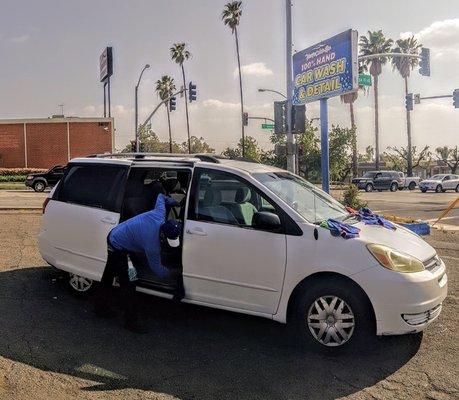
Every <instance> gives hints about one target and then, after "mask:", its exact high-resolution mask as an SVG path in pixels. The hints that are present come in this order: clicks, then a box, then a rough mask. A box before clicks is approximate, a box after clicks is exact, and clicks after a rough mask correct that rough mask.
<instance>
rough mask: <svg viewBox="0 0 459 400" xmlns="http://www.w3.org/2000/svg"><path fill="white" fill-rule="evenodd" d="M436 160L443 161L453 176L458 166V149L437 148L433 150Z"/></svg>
mask: <svg viewBox="0 0 459 400" xmlns="http://www.w3.org/2000/svg"><path fill="white" fill-rule="evenodd" d="M435 152H436V153H437V154H436V157H437V159H439V160H441V161H443V162H444V163H445V164H446V165H448V167H450V168H451V173H452V174H455V173H456V170H457V167H458V166H459V152H458V147H457V146H456V147H451V148H450V147H448V146H443V147H437V148H436V149H435Z"/></svg>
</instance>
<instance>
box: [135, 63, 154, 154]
mask: <svg viewBox="0 0 459 400" xmlns="http://www.w3.org/2000/svg"><path fill="white" fill-rule="evenodd" d="M148 68H150V64H145V66H144V67H143V69H142V71H141V72H140V76H139V80H138V81H137V85H135V131H134V132H135V151H136V152H137V153H138V152H139V150H140V143H139V129H138V126H139V109H138V99H137V97H138V92H139V85H140V81H141V79H142V75H143V73H144V72H145V70H146V69H148Z"/></svg>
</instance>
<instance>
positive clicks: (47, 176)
mask: <svg viewBox="0 0 459 400" xmlns="http://www.w3.org/2000/svg"><path fill="white" fill-rule="evenodd" d="M64 170H65V167H63V166H62V165H56V166H54V167H53V168H51V169H50V170H49V171H47V172H43V173H40V174H29V175H27V177H26V180H25V185H26V186H28V187H31V188H33V190H35V191H36V192H43V191H44V190H45V189H46V188H47V187H53V186H54V185H55V184H56V183H57V182H59V180H60V179H61V178H62V177H63V176H64Z"/></svg>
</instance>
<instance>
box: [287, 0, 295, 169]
mask: <svg viewBox="0 0 459 400" xmlns="http://www.w3.org/2000/svg"><path fill="white" fill-rule="evenodd" d="M285 27H286V32H285V33H286V43H285V46H286V49H285V61H286V63H285V66H286V70H287V71H286V79H287V82H286V83H287V143H286V152H287V170H288V171H290V172H293V173H295V151H294V147H295V146H294V144H293V133H292V118H291V115H292V94H293V73H292V2H291V0H285Z"/></svg>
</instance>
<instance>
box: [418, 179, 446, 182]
mask: <svg viewBox="0 0 459 400" xmlns="http://www.w3.org/2000/svg"><path fill="white" fill-rule="evenodd" d="M419 183H441V181H436V180H433V179H426V180H424V181H421V182H419Z"/></svg>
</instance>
